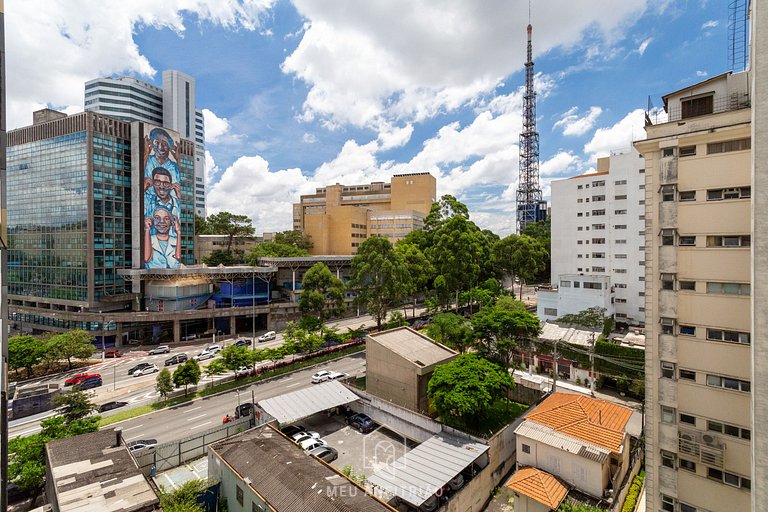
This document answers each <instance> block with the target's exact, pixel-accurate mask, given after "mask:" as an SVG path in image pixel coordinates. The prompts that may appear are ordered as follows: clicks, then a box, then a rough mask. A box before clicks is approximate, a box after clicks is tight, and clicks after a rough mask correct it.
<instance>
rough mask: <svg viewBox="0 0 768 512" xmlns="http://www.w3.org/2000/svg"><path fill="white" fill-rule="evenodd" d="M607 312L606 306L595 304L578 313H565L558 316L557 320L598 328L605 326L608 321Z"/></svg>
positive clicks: (593, 328)
mask: <svg viewBox="0 0 768 512" xmlns="http://www.w3.org/2000/svg"><path fill="white" fill-rule="evenodd" d="M605 312H606V309H605V308H601V307H599V306H594V307H591V308H587V309H585V310H583V311H579V312H578V313H572V314H569V315H563V316H561V317H560V318H558V319H557V321H558V322H562V323H564V324H568V325H576V326H579V327H587V328H588V329H592V330H596V329H600V328H602V327H603V324H604V323H605V321H606V316H605Z"/></svg>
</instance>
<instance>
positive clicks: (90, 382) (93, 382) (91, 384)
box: [72, 376, 102, 391]
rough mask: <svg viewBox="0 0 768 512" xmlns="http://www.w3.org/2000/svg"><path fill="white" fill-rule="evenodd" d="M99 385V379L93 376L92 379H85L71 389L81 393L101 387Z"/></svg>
mask: <svg viewBox="0 0 768 512" xmlns="http://www.w3.org/2000/svg"><path fill="white" fill-rule="evenodd" d="M101 384H102V382H101V377H98V376H94V377H88V378H86V379H85V380H83V381H82V382H80V383H78V384H75V385H74V386H72V388H73V389H77V390H80V391H82V390H84V389H91V388H97V387H99V386H101Z"/></svg>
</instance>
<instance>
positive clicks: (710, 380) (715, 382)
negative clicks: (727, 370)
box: [707, 374, 752, 393]
mask: <svg viewBox="0 0 768 512" xmlns="http://www.w3.org/2000/svg"><path fill="white" fill-rule="evenodd" d="M707 386H710V387H713V388H723V389H731V390H733V391H743V392H744V393H749V392H750V391H751V390H752V386H751V384H750V383H749V382H748V381H746V380H739V379H732V378H730V377H721V376H719V375H710V374H708V375H707Z"/></svg>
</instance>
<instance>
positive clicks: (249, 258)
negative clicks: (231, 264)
mask: <svg viewBox="0 0 768 512" xmlns="http://www.w3.org/2000/svg"><path fill="white" fill-rule="evenodd" d="M308 255H309V252H308V251H307V250H306V249H301V248H299V247H294V246H293V245H288V244H281V243H277V242H264V243H261V244H259V245H257V246H256V247H254V248H253V249H251V250H250V252H249V253H248V254H247V255H246V257H245V261H246V263H248V264H249V265H253V266H256V265H258V262H259V258H296V257H299V256H308Z"/></svg>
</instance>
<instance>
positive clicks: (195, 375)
mask: <svg viewBox="0 0 768 512" xmlns="http://www.w3.org/2000/svg"><path fill="white" fill-rule="evenodd" d="M172 378H173V383H174V385H176V387H180V386H184V395H186V394H187V388H188V386H189V385H190V384H193V385H197V383H198V382H200V365H199V364H197V361H195V360H194V359H187V360H186V361H185V362H184V364H182V365H181V366H179V367H178V368H176V371H174V372H173V377H172Z"/></svg>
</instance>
